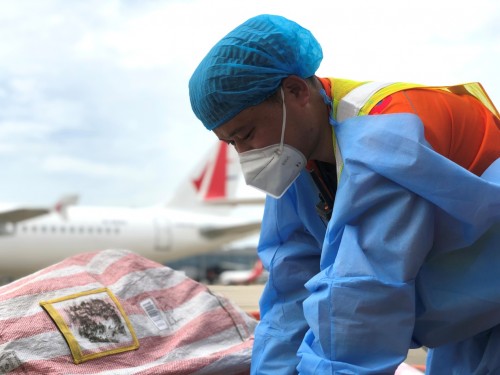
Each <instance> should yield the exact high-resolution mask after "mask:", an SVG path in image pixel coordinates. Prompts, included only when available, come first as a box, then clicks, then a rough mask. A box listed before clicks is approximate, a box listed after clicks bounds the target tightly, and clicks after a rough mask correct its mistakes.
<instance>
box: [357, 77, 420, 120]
mask: <svg viewBox="0 0 500 375" xmlns="http://www.w3.org/2000/svg"><path fill="white" fill-rule="evenodd" d="M418 87H424V86H423V85H419V84H416V83H403V82H396V83H393V84H391V85H388V86H385V87H383V88H381V89H380V90H378V91H377V92H376V93H374V94H373V95H372V96H371V97H370V98H367V100H366V102H365V104H364V105H363V107H362V108H361V109H360V110H359V116H365V115H367V114H369V113H370V111H371V110H372V109H373V107H375V105H376V104H377V103H378V102H380V101H381V100H382V99H384V98H385V97H387V96H389V95H391V94H394V93H395V92H398V91H401V90H408V89H414V88H418Z"/></svg>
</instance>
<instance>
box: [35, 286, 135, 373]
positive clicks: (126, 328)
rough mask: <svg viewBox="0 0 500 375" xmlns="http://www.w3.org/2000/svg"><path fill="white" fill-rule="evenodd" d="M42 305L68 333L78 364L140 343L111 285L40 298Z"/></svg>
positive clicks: (74, 358)
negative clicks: (45, 299) (62, 295)
mask: <svg viewBox="0 0 500 375" xmlns="http://www.w3.org/2000/svg"><path fill="white" fill-rule="evenodd" d="M40 305H41V306H42V307H43V308H44V309H45V311H47V313H48V314H49V315H50V317H51V318H52V320H53V321H54V322H55V323H56V325H57V327H58V329H59V331H60V332H61V333H62V335H63V336H64V339H65V340H66V342H67V343H68V346H69V348H70V351H71V354H72V355H73V361H74V362H75V363H76V364H78V363H81V362H85V361H88V360H90V359H95V358H101V357H104V356H107V355H111V354H117V353H122V352H125V351H130V350H135V349H137V348H138V347H139V341H138V340H137V337H136V335H135V332H134V329H133V328H132V325H131V324H130V321H129V319H128V317H127V315H126V314H125V311H124V310H123V308H122V306H121V305H120V302H119V301H118V299H117V298H116V297H115V296H114V295H113V293H111V291H110V290H109V289H107V288H101V289H94V290H90V291H86V292H82V293H77V294H72V295H70V296H65V297H61V298H57V299H54V300H51V301H45V302H40Z"/></svg>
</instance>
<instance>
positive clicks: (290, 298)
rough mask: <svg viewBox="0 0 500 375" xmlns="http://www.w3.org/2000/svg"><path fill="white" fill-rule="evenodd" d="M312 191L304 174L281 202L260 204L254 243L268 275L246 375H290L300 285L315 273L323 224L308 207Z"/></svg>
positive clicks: (298, 332)
mask: <svg viewBox="0 0 500 375" xmlns="http://www.w3.org/2000/svg"><path fill="white" fill-rule="evenodd" d="M317 197H318V193H317V191H316V188H315V186H314V185H313V183H312V179H311V177H310V176H309V174H308V172H306V171H304V172H303V173H302V174H301V175H300V176H299V177H298V179H297V180H296V181H295V183H294V185H293V186H292V187H291V188H290V189H288V191H287V192H286V193H285V195H284V196H283V197H282V198H281V199H278V200H277V199H274V198H271V197H268V198H267V200H266V205H265V210H264V218H263V221H262V230H261V235H260V241H259V245H258V252H259V257H260V258H261V260H262V263H263V265H264V267H265V268H266V269H267V270H268V271H269V279H268V282H267V284H266V286H265V289H264V291H263V294H262V297H261V300H260V313H261V321H260V322H259V325H258V327H257V329H256V331H255V343H254V347H253V353H252V374H259V375H265V374H273V375H275V374H294V373H296V366H297V363H298V357H297V350H298V347H299V345H300V343H301V342H302V340H303V338H304V334H305V332H306V331H307V328H308V326H307V323H306V321H305V318H304V313H303V308H302V303H303V301H304V299H305V297H306V296H307V294H308V292H307V290H306V288H305V286H304V285H305V283H306V282H307V281H308V280H309V279H310V278H311V277H313V276H314V275H315V274H317V273H318V272H319V262H320V255H321V246H322V243H323V238H324V235H325V231H326V225H325V224H324V223H323V222H322V221H321V219H319V217H318V215H317V214H316V211H315V209H314V207H315V204H316V203H317V202H316V201H317Z"/></svg>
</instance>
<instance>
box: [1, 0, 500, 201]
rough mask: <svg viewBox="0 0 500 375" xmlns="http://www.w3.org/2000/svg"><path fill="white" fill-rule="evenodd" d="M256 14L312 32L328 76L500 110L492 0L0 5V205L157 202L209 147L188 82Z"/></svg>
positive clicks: (57, 0) (24, 0) (497, 12)
mask: <svg viewBox="0 0 500 375" xmlns="http://www.w3.org/2000/svg"><path fill="white" fill-rule="evenodd" d="M259 13H274V14H282V15H284V16H286V17H289V18H291V19H294V20H296V21H297V22H299V23H301V24H303V25H304V26H305V27H307V28H309V29H310V30H311V31H312V32H313V33H314V34H315V35H316V37H317V38H318V40H319V41H320V43H321V44H322V46H323V50H324V55H325V57H324V60H323V63H322V66H321V67H320V70H319V71H318V74H320V75H325V76H336V77H345V78H351V79H360V80H365V79H366V80H378V79H381V80H404V81H414V82H419V83H430V84H454V83H460V82H465V81H473V80H479V81H481V82H482V83H483V84H484V86H485V87H486V89H487V90H488V92H489V94H490V96H491V98H492V99H493V101H494V102H496V103H497V105H498V106H500V75H499V74H498V68H497V66H498V62H499V60H500V44H499V43H498V38H499V36H500V34H499V33H500V31H499V30H498V24H499V22H500V5H499V4H498V2H497V1H496V0H476V1H475V2H474V4H473V6H471V3H470V2H465V1H461V0H454V1H451V0H442V1H432V0H421V1H418V2H406V1H400V0H385V1H377V2H374V1H372V0H357V1H350V2H348V1H345V2H336V1H335V2H334V1H331V2H324V1H322V0H309V1H307V2H304V1H302V0H274V1H268V0H255V1H252V2H239V1H230V0H213V1H204V0H156V1H127V0H122V1H120V0H106V1H102V0H85V1H64V0H44V1H39V0H19V1H4V0H0V44H1V45H2V48H1V49H0V163H2V166H3V168H2V170H3V176H2V186H1V188H0V200H15V201H23V200H24V201H27V202H35V203H44V202H46V199H45V197H47V196H50V197H57V196H59V195H60V194H62V193H65V192H66V191H67V190H70V191H75V190H78V191H77V192H78V193H80V195H81V196H82V203H95V204H129V203H132V204H147V203H150V202H151V201H160V200H163V199H164V197H165V196H166V195H167V194H168V193H169V192H170V191H171V190H172V189H174V188H175V187H176V186H177V185H178V183H179V181H180V180H181V179H182V178H184V176H185V175H186V174H187V173H188V171H189V170H190V169H191V168H192V167H193V166H194V165H195V164H196V163H198V162H199V158H200V157H202V156H203V155H204V154H205V152H206V150H208V148H209V147H210V146H211V145H212V143H213V142H215V137H214V136H213V135H212V134H210V133H209V132H208V131H206V130H205V129H204V128H203V127H202V125H201V124H200V123H199V122H198V120H197V119H196V118H195V116H194V115H193V114H192V112H191V108H190V104H189V96H188V91H187V83H188V80H189V77H190V75H191V73H192V71H193V70H194V68H195V67H196V66H197V64H198V62H199V61H200V59H201V58H202V57H203V56H204V55H205V53H206V52H207V51H208V50H209V49H210V48H211V47H212V45H213V44H214V43H215V42H217V41H218V40H219V39H220V38H221V37H222V36H224V35H225V34H226V33H227V32H228V31H229V30H231V29H232V28H233V27H235V26H236V25H238V24H240V23H241V22H243V21H244V20H245V19H247V18H249V17H251V16H254V15H256V14H259ZM125 181H126V183H124V182H125ZM20 186H24V187H27V186H37V188H38V190H37V194H33V193H32V192H31V191H30V189H26V188H23V189H20V188H19V187H20Z"/></svg>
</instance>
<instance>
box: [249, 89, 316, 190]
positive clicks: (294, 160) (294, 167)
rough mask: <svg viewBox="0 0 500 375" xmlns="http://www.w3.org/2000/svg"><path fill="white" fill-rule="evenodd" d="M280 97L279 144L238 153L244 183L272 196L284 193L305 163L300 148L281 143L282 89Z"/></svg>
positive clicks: (283, 131) (284, 113) (284, 123)
mask: <svg viewBox="0 0 500 375" xmlns="http://www.w3.org/2000/svg"><path fill="white" fill-rule="evenodd" d="M281 98H282V101H283V124H282V126H281V141H280V143H279V144H274V145H270V146H267V147H264V148H259V149H255V150H250V151H246V152H242V153H241V154H239V158H240V165H241V169H242V170H243V175H244V176H245V181H246V183H247V185H250V186H253V187H255V188H257V189H259V190H262V191H264V192H265V193H267V194H269V195H270V196H272V197H274V198H281V196H282V195H283V194H285V192H286V191H287V190H288V188H289V187H290V185H292V183H293V182H294V181H295V179H296V178H297V177H298V176H299V174H300V172H301V171H302V169H304V167H305V166H306V163H307V160H306V158H305V156H304V155H303V154H302V153H301V152H300V151H299V150H297V149H296V148H294V147H292V146H289V145H287V144H284V137H285V126H286V107H285V96H284V93H283V89H281Z"/></svg>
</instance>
